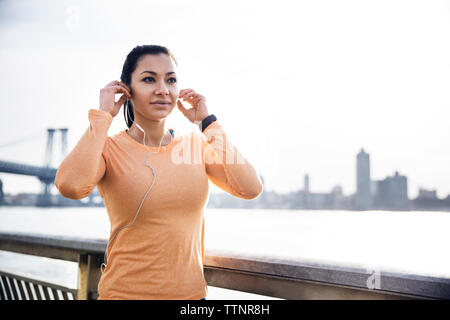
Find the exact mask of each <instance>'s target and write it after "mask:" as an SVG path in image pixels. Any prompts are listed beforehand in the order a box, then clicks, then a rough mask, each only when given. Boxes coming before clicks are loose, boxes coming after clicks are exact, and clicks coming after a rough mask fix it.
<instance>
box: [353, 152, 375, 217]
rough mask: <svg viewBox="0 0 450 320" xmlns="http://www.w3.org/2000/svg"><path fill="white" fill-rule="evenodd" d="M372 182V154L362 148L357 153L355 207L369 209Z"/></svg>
mask: <svg viewBox="0 0 450 320" xmlns="http://www.w3.org/2000/svg"><path fill="white" fill-rule="evenodd" d="M370 184H371V182H370V156H369V154H368V153H366V152H364V149H361V151H360V152H359V153H358V154H357V155H356V194H355V198H354V199H355V209H357V210H367V209H369V208H370V207H371V206H372V196H371V193H370Z"/></svg>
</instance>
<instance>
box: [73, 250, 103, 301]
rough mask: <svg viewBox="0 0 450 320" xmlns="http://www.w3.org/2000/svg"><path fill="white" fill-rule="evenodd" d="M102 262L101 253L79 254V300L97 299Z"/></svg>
mask: <svg viewBox="0 0 450 320" xmlns="http://www.w3.org/2000/svg"><path fill="white" fill-rule="evenodd" d="M102 262H103V261H102V258H101V257H100V256H99V255H92V254H80V255H79V258H78V289H77V300H95V299H97V285H98V282H99V280H100V277H101V272H100V265H101V263H102Z"/></svg>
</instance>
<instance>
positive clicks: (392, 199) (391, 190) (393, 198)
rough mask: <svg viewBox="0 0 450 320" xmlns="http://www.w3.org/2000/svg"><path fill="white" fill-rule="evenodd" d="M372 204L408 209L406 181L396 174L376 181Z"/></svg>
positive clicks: (385, 207)
mask: <svg viewBox="0 0 450 320" xmlns="http://www.w3.org/2000/svg"><path fill="white" fill-rule="evenodd" d="M374 204H375V207H376V208H379V209H409V200H408V181H407V178H406V176H402V175H399V174H398V171H396V172H395V175H394V176H392V177H387V178H385V179H384V180H379V181H376V192H375V199H374Z"/></svg>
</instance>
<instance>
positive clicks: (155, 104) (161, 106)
mask: <svg viewBox="0 0 450 320" xmlns="http://www.w3.org/2000/svg"><path fill="white" fill-rule="evenodd" d="M150 104H151V105H152V106H155V107H157V108H168V107H169V106H170V103H150Z"/></svg>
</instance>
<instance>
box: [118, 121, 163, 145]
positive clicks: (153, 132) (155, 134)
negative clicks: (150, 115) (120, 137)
mask: <svg viewBox="0 0 450 320" xmlns="http://www.w3.org/2000/svg"><path fill="white" fill-rule="evenodd" d="M139 127H141V129H143V130H144V131H145V145H146V146H152V147H158V146H159V145H160V143H161V146H165V145H168V144H169V143H170V141H171V139H172V136H171V134H170V133H169V131H168V130H167V129H166V126H165V120H160V121H152V120H148V119H135V122H133V125H132V126H131V127H130V128H129V129H128V130H127V133H128V134H129V135H130V136H131V137H132V138H133V139H134V140H136V141H137V142H139V143H143V142H144V141H143V139H144V132H142V131H141V129H140V128H139Z"/></svg>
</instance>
